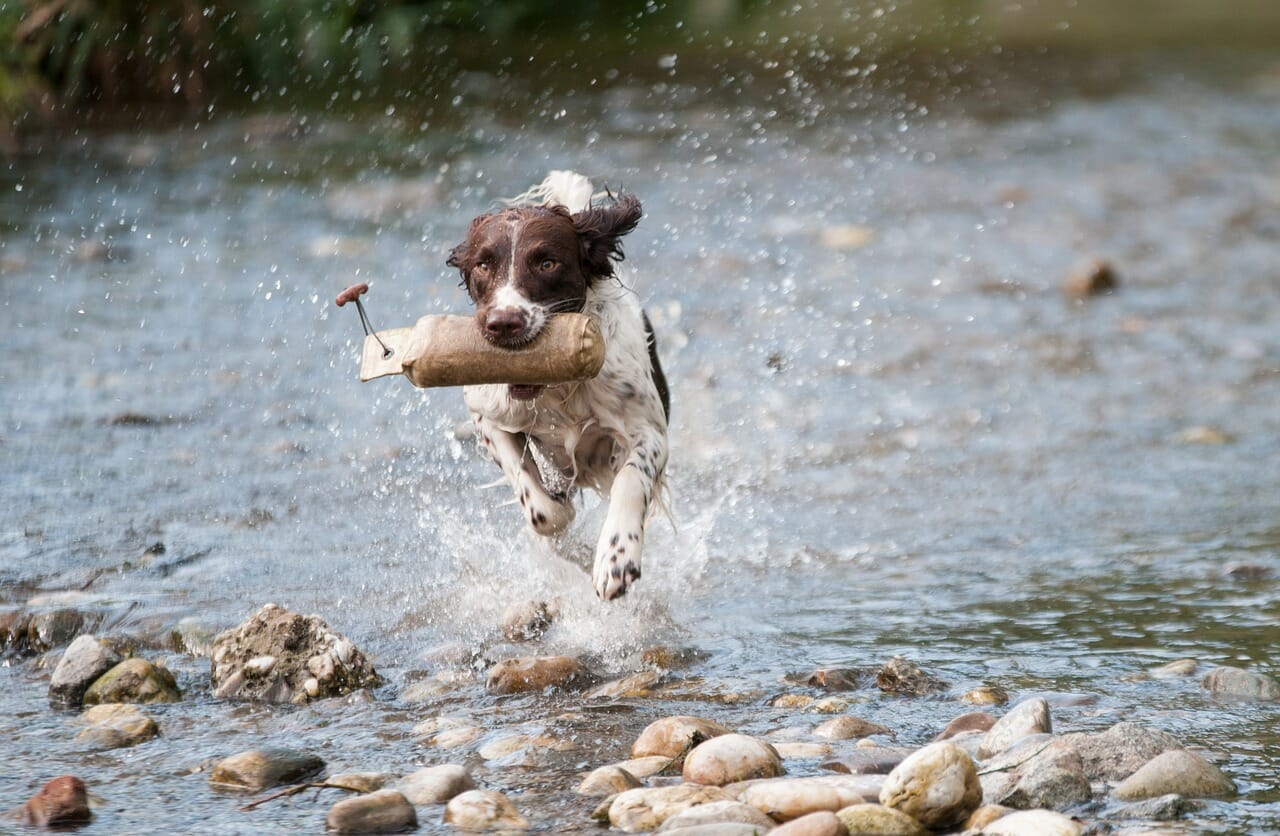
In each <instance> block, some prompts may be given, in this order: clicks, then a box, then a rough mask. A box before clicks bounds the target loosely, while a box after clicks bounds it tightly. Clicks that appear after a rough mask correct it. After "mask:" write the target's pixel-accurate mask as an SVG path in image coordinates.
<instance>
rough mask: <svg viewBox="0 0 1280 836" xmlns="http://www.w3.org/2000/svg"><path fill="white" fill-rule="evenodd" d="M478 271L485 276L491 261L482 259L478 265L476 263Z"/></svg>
mask: <svg viewBox="0 0 1280 836" xmlns="http://www.w3.org/2000/svg"><path fill="white" fill-rule="evenodd" d="M476 272H477V273H479V274H480V275H482V276H483V275H485V274H487V273H488V272H489V262H487V261H482V262H480V263H479V264H477V265H476Z"/></svg>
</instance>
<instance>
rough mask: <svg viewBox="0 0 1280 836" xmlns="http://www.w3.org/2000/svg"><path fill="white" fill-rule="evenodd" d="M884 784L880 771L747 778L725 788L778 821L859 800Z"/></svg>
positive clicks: (869, 795)
mask: <svg viewBox="0 0 1280 836" xmlns="http://www.w3.org/2000/svg"><path fill="white" fill-rule="evenodd" d="M883 786H884V778H883V776H879V775H874V776H873V775H821V776H817V777H810V778H775V779H769V780H761V781H748V782H746V783H743V784H732V785H730V786H728V787H725V790H726V791H727V792H729V793H731V794H733V795H734V796H736V797H737V799H738V800H739V801H741V802H743V803H744V804H750V805H751V806H752V807H755V808H756V809H757V810H759V811H760V812H762V813H764V814H765V815H766V816H769V817H770V818H771V819H774V820H775V821H790V820H792V819H798V818H800V817H801V816H806V815H808V814H810V813H818V812H822V811H824V810H825V811H827V812H831V813H834V812H836V811H838V810H841V809H843V808H845V807H848V806H850V805H853V804H860V803H862V802H863V801H866V800H867V799H868V798H875V797H877V796H878V795H879V794H880V789H881V787H883Z"/></svg>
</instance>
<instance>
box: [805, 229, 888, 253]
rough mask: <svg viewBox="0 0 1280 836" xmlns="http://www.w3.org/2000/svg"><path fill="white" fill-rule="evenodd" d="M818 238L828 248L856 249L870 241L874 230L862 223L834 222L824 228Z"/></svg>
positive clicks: (873, 235) (873, 236)
mask: <svg viewBox="0 0 1280 836" xmlns="http://www.w3.org/2000/svg"><path fill="white" fill-rule="evenodd" d="M818 238H819V240H820V241H821V242H822V246H824V247H826V248H827V249H829V250H856V249H860V248H862V247H865V246H866V245H867V244H870V243H871V240H872V239H873V238H875V230H873V229H872V228H871V227H869V226H863V225H862V224H836V225H835V226H828V227H826V228H824V229H823V230H822V232H821V233H819V236H818Z"/></svg>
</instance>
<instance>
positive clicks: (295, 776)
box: [209, 748, 324, 792]
mask: <svg viewBox="0 0 1280 836" xmlns="http://www.w3.org/2000/svg"><path fill="white" fill-rule="evenodd" d="M323 769H324V761H323V760H321V759H320V758H318V757H316V756H315V755H312V754H308V753H306V752H299V751H297V750H295V749H283V748H268V749H262V750H253V751H249V752H241V753H239V754H237V755H232V756H231V757H229V758H224V759H223V760H220V761H218V763H217V764H216V765H215V766H214V767H213V771H212V772H210V773H209V783H210V784H212V785H214V786H215V787H220V788H223V789H232V790H245V791H249V792H259V791H261V790H265V789H269V788H271V787H277V786H280V785H282V784H292V783H296V782H299V781H303V780H307V779H309V778H311V777H313V776H315V775H317V774H318V773H319V772H320V771H321V770H323Z"/></svg>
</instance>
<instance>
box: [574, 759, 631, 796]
mask: <svg viewBox="0 0 1280 836" xmlns="http://www.w3.org/2000/svg"><path fill="white" fill-rule="evenodd" d="M638 786H641V784H640V780H639V779H638V778H636V776H634V775H632V774H631V773H630V772H628V771H627V770H625V769H623V768H622V767H620V766H602V767H600V768H599V769H596V770H593V771H592V772H591V773H590V774H589V775H587V777H585V778H583V779H582V783H580V784H578V789H577V790H576V792H577V793H578V795H585V796H588V797H592V798H597V797H598V798H605V797H607V796H610V795H613V794H614V793H619V792H626V791H627V790H633V789H635V788H636V787H638Z"/></svg>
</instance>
